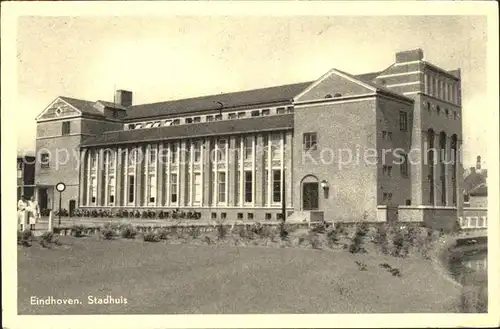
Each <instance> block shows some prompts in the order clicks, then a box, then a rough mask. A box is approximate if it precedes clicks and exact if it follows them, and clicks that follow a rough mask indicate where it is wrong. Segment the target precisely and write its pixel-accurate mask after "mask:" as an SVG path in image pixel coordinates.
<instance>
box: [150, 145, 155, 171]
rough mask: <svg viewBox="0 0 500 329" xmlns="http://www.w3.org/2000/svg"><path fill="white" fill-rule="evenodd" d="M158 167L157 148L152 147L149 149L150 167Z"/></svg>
mask: <svg viewBox="0 0 500 329" xmlns="http://www.w3.org/2000/svg"><path fill="white" fill-rule="evenodd" d="M155 165H156V146H152V147H151V148H150V149H149V166H155Z"/></svg>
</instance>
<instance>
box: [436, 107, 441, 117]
mask: <svg viewBox="0 0 500 329" xmlns="http://www.w3.org/2000/svg"><path fill="white" fill-rule="evenodd" d="M436 113H437V115H441V108H440V107H439V105H438V107H437V108H436Z"/></svg>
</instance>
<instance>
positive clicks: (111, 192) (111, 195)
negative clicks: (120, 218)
mask: <svg viewBox="0 0 500 329" xmlns="http://www.w3.org/2000/svg"><path fill="white" fill-rule="evenodd" d="M114 202H115V177H114V176H110V177H109V179H108V203H109V204H110V205H111V204H113V203H114Z"/></svg>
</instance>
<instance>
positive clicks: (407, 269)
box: [18, 236, 460, 314]
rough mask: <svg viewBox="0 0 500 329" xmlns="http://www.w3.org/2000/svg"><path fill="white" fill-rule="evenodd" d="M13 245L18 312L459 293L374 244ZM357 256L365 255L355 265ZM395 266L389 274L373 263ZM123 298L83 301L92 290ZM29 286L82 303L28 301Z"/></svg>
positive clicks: (429, 299) (373, 308)
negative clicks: (354, 249) (357, 250)
mask: <svg viewBox="0 0 500 329" xmlns="http://www.w3.org/2000/svg"><path fill="white" fill-rule="evenodd" d="M60 241H61V242H62V243H63V245H61V246H56V247H54V248H52V249H47V248H42V247H41V246H40V245H39V243H36V242H35V243H34V244H33V245H32V246H31V247H22V246H18V268H19V270H18V312H19V314H179V313H184V314H199V313H204V314H237V313H384V312H387V313H389V312H394V313H403V312H404V313H408V312H426V313H428V312H456V311H457V310H456V307H455V306H454V305H455V301H456V298H457V296H458V294H459V293H460V289H459V287H457V286H456V285H454V284H453V283H452V282H450V281H449V279H447V278H445V277H444V276H443V275H440V274H437V272H436V271H435V267H434V266H433V264H432V262H431V261H429V260H424V259H413V258H396V257H391V256H386V255H378V254H371V253H368V254H350V253H348V252H346V251H342V250H339V251H326V250H312V249H311V250H307V249H297V248H266V247H237V246H212V245H188V244H169V243H165V242H164V241H161V242H157V243H154V242H144V241H142V239H136V240H126V239H116V240H111V241H109V240H101V239H99V238H97V237H84V238H75V237H70V236H68V237H61V238H60ZM356 261H358V262H364V263H365V264H366V265H367V266H366V270H364V271H361V270H359V268H358V265H356V263H355V262H356ZM384 262H386V263H388V264H390V265H391V266H392V267H396V268H398V269H399V270H400V272H401V274H402V275H401V277H397V276H393V275H392V274H391V273H389V272H387V271H386V270H385V269H383V268H382V267H380V266H379V264H380V263H384ZM106 295H111V296H113V297H114V298H120V296H123V298H126V299H127V304H114V305H98V304H88V303H87V297H88V296H106ZM31 296H38V297H40V298H46V297H48V296H53V297H54V298H77V299H79V300H80V301H81V302H82V304H81V305H50V306H48V305H46V306H40V305H30V298H31Z"/></svg>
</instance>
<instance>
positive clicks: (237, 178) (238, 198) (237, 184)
mask: <svg viewBox="0 0 500 329" xmlns="http://www.w3.org/2000/svg"><path fill="white" fill-rule="evenodd" d="M240 179H241V172H240V171H239V170H238V171H237V172H236V184H235V185H236V188H235V199H236V205H239V204H240V186H241V185H240Z"/></svg>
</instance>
